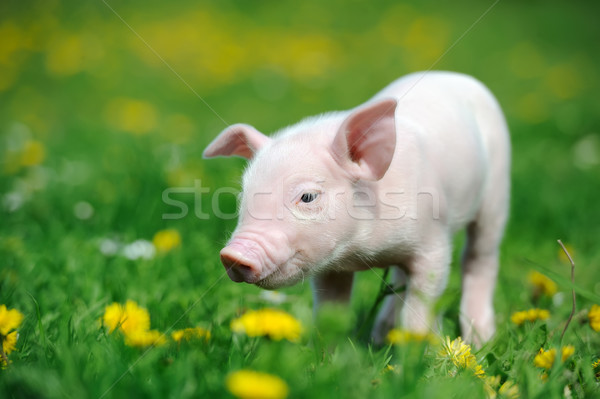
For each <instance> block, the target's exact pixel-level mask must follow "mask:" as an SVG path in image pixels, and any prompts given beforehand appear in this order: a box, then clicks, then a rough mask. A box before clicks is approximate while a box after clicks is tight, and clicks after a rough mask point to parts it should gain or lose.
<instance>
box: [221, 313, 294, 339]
mask: <svg viewBox="0 0 600 399" xmlns="http://www.w3.org/2000/svg"><path fill="white" fill-rule="evenodd" d="M231 330H232V331H233V332H236V333H244V334H246V335H248V336H249V337H260V336H268V337H269V338H271V339H273V340H276V341H279V340H281V339H287V340H288V341H298V340H299V339H300V334H301V333H302V325H301V324H300V322H299V321H298V320H296V319H295V318H294V317H293V316H291V315H289V314H288V313H286V312H284V311H281V310H277V309H261V310H254V311H249V312H247V313H245V314H244V315H243V316H241V317H239V318H237V319H234V320H233V321H232V322H231Z"/></svg>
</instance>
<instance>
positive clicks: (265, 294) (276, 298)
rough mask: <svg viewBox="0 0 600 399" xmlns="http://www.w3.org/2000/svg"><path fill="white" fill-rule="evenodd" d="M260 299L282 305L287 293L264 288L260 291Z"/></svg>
mask: <svg viewBox="0 0 600 399" xmlns="http://www.w3.org/2000/svg"><path fill="white" fill-rule="evenodd" d="M259 296H260V299H262V300H264V301H266V302H269V303H272V304H274V305H280V304H282V303H284V302H285V300H286V295H285V294H282V293H281V292H277V291H266V290H263V291H261V292H260V295H259Z"/></svg>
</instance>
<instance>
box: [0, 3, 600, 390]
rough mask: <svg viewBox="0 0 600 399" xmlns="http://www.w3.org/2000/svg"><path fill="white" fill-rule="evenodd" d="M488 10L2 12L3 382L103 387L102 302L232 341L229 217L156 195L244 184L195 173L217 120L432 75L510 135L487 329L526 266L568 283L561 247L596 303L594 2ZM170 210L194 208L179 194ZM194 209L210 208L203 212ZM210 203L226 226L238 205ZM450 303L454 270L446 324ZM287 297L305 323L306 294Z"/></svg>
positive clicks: (219, 6)
mask: <svg viewBox="0 0 600 399" xmlns="http://www.w3.org/2000/svg"><path fill="white" fill-rule="evenodd" d="M492 4H493V2H491V1H485V2H473V1H463V0H459V1H453V2H436V1H412V0H411V1H377V2H366V1H341V0H333V1H329V2H321V1H314V0H309V1H303V2H266V1H265V2H249V1H243V0H229V1H219V2H216V1H215V2H206V1H196V2H193V1H180V2H163V1H156V0H150V1H127V2H124V1H116V0H110V1H85V2H82V1H57V0H44V1H42V0H40V1H18V0H3V1H2V3H1V4H0V303H5V304H7V305H9V307H17V308H19V309H20V310H21V311H22V312H23V313H25V315H26V319H25V322H24V327H23V330H22V332H21V338H20V342H21V343H22V344H21V345H22V346H21V350H20V352H19V354H17V355H16V356H17V358H19V359H21V360H19V361H15V363H20V364H21V366H20V365H18V364H17V365H15V366H14V368H13V369H14V370H15V371H13V373H14V375H13V380H12V381H21V382H22V381H28V382H27V383H25V382H23V384H24V385H23V386H30V387H31V386H36V384H41V383H40V382H39V381H42V380H44V379H48V378H49V381H56V386H61V384H63V385H62V386H63V388H64V385H65V384H66V385H68V386H69V387H74V388H73V389H75V391H74V392H78V391H77V389H80V390H81V392H87V391H86V390H87V388H85V386H86V383H87V382H89V381H90V380H94V378H97V376H98V375H104V374H103V371H102V370H103V369H102V366H97V368H93V367H92V369H93V370H92V371H90V370H89V369H87V368H86V367H82V366H81V362H84V363H85V359H86V357H85V356H86V355H87V353H88V352H87V351H88V345H87V344H85V345H84V344H82V343H83V342H89V341H86V339H87V340H91V341H94V339H95V338H93V337H95V336H96V335H97V326H96V325H95V324H94V323H95V322H94V321H95V320H96V319H97V318H98V317H99V316H100V315H101V313H102V310H103V308H104V306H105V305H106V304H108V303H110V302H112V301H125V300H126V299H129V298H131V299H134V300H136V301H138V302H140V303H142V304H143V305H144V306H146V307H148V308H149V309H150V311H151V313H152V314H153V324H154V320H156V322H157V323H159V324H158V325H159V326H160V327H164V328H167V327H169V326H171V325H173V323H174V322H175V321H178V320H179V317H180V316H181V315H182V314H184V312H185V311H186V310H189V309H190V308H191V310H190V311H189V312H188V313H185V316H184V319H183V321H188V322H189V323H190V324H198V320H201V321H202V322H201V323H200V324H202V323H204V325H210V326H213V328H217V329H218V328H219V327H218V326H220V325H224V326H225V327H224V328H226V327H227V321H228V320H229V319H230V318H231V317H232V315H234V314H235V313H236V312H238V310H237V309H240V308H243V307H244V306H249V303H250V304H251V303H252V301H253V300H255V299H256V298H258V294H259V290H258V289H256V288H255V287H249V286H245V285H238V284H234V283H232V282H230V281H229V280H228V279H227V278H226V277H225V278H221V277H222V276H223V268H222V266H221V265H220V263H219V261H218V250H219V249H220V247H221V245H222V244H223V243H224V242H225V240H226V239H227V236H228V234H229V233H230V232H231V231H232V230H233V228H234V226H235V220H219V219H217V218H210V219H209V220H201V219H198V218H196V217H194V215H193V214H192V213H190V215H189V216H187V217H185V218H183V219H179V220H164V219H163V218H162V215H163V213H170V212H173V211H174V209H173V207H170V206H168V205H167V204H165V203H164V202H163V200H162V193H163V191H164V190H165V189H167V188H169V187H193V186H194V182H195V180H197V179H200V180H201V181H202V184H203V185H204V186H206V187H210V188H211V190H212V192H214V190H215V189H217V188H219V187H223V186H231V187H238V181H239V177H240V175H241V171H242V169H243V167H244V161H242V160H232V159H217V160H210V161H205V160H202V159H201V153H202V150H203V149H204V147H205V146H206V145H207V144H208V143H209V142H210V141H211V140H212V138H214V137H215V136H216V135H217V134H218V133H219V132H220V131H221V130H222V129H223V128H225V127H226V126H227V125H228V124H232V123H236V122H245V123H249V124H252V125H254V126H256V127H257V128H258V129H259V130H261V131H264V132H267V133H270V132H273V131H275V130H277V129H278V128H280V127H283V126H286V125H288V124H291V123H294V122H296V121H297V120H299V119H301V118H303V117H305V116H308V115H313V114H318V113H321V112H324V111H329V110H340V109H348V108H351V107H354V106H356V105H358V104H360V103H362V102H363V101H365V100H367V99H368V98H369V97H370V96H372V95H373V94H374V93H376V92H377V91H378V90H379V89H381V88H382V87H384V86H385V85H387V84H388V83H390V82H391V81H392V80H394V79H396V78H398V77H400V76H402V75H404V74H407V73H410V72H414V71H419V70H426V69H429V68H433V69H441V70H453V71H459V72H463V73H466V74H470V75H473V76H475V77H477V78H478V79H480V80H481V81H482V82H484V83H485V84H486V85H487V86H488V87H489V88H490V89H491V90H492V92H494V93H495V95H496V96H497V98H498V100H499V101H500V103H501V105H502V106H503V109H504V111H505V113H506V116H507V119H508V123H509V126H510V130H511V134H512V142H513V158H514V161H513V194H512V214H511V221H510V224H509V227H508V230H507V234H506V239H505V243H504V247H503V248H504V250H503V271H502V272H501V276H500V284H499V288H498V294H497V302H498V308H499V318H500V322H502V320H507V319H508V317H509V316H508V312H509V311H510V310H514V309H515V308H516V307H517V306H519V304H521V303H522V302H523V301H525V300H526V298H525V297H523V295H520V293H519V291H518V290H515V289H514V287H518V286H522V285H523V284H525V283H524V282H523V281H524V276H525V274H526V271H527V270H528V269H533V268H537V269H540V270H546V269H553V270H555V272H556V273H557V275H558V276H563V275H564V276H566V275H567V273H568V271H567V269H566V268H563V267H562V266H560V265H562V263H560V261H559V260H558V256H557V254H558V246H557V245H556V239H557V238H562V239H563V240H564V241H565V242H567V243H568V244H569V245H570V248H571V249H572V251H573V252H574V254H575V258H576V262H578V265H580V266H579V269H578V275H577V277H578V283H579V284H580V285H581V287H582V289H584V290H587V292H588V293H595V294H596V295H597V294H600V283H598V280H597V269H598V264H599V262H600V249H599V248H598V238H599V237H600V206H598V195H599V194H600V190H599V177H600V118H599V117H598V115H600V96H598V93H599V92H600V74H599V73H598V71H599V65H600V63H599V61H600V51H599V50H600V49H599V47H598V43H599V42H598V40H599V39H600V25H598V23H597V22H598V21H597V19H598V15H600V14H599V13H600V3H598V2H583V1H582V2H565V1H558V0H550V1H543V2H542V1H529V2H522V1H513V0H505V1H500V2H498V3H497V4H496V5H495V6H494V7H493V8H492V9H491V10H489V12H488V13H487V14H485V16H483V17H482V15H483V14H484V13H485V12H486V10H488V8H489V7H490V6H491V5H492ZM481 17H482V18H481ZM177 199H180V200H182V201H184V202H185V203H186V204H187V205H188V206H189V209H190V210H193V209H194V206H195V203H194V198H193V196H192V195H185V194H181V195H180V196H178V197H177ZM202 200H203V201H202V205H201V207H202V210H203V211H205V212H208V211H209V210H210V207H211V203H210V200H211V197H210V196H204V197H202ZM219 206H220V208H221V209H222V210H223V211H227V212H232V211H233V210H235V206H236V205H235V198H234V197H233V196H226V195H224V196H222V198H221V203H220V205H219ZM165 228H174V229H176V230H177V231H178V232H179V233H180V234H181V238H182V244H181V248H179V249H178V250H176V251H173V252H171V253H169V254H167V255H164V256H157V257H154V258H152V259H148V260H144V259H142V260H130V259H127V258H125V257H123V256H120V255H119V253H114V251H112V252H111V251H110V250H106V247H104V249H102V248H103V245H105V246H106V245H109V246H110V245H116V246H117V247H118V246H119V245H126V244H127V243H131V242H134V241H135V240H138V239H146V240H151V239H152V237H153V236H154V234H155V233H156V232H157V231H159V230H162V229H165ZM107 240H108V241H107ZM458 241H460V238H459V239H458ZM107 243H109V244H107ZM110 243H112V244H110ZM454 269H455V272H456V270H457V269H458V268H457V267H455V268H454ZM378 279H379V277H378V276H375V275H373V274H372V273H368V275H367V274H365V273H363V276H361V278H360V279H359V281H358V284H357V292H358V293H359V295H358V298H357V299H355V306H356V307H358V308H360V309H362V308H364V307H367V306H369V305H370V304H371V303H372V300H373V298H374V296H375V292H376V290H377V286H378V284H379V280H378ZM459 287H460V283H459V280H458V275H457V274H456V273H454V275H453V278H452V281H451V283H450V287H449V290H448V293H447V294H446V296H445V302H444V301H443V303H445V305H442V308H444V309H445V311H447V312H449V313H454V314H456V312H457V309H456V305H457V300H458V299H457V298H458V296H457V295H458V291H459ZM511 287H513V288H511ZM207 292H208V293H209V294H206V293H207ZM286 292H288V294H289V295H291V296H292V297H293V296H298V297H299V298H301V301H299V302H298V304H295V305H293V306H292V307H294V306H295V308H294V309H295V311H296V314H302V315H304V316H305V317H307V318H310V292H309V289H308V287H307V285H304V286H301V287H295V288H292V289H289V290H287V291H286ZM588 297H589V295H588ZM192 305H193V306H192ZM567 312H568V311H567ZM155 315H156V316H155ZM503 318H504V319H503ZM78 343H79V344H78ZM61 348H62V349H61ZM65 348H70V349H69V350H70V351H71V350H72V351H73V354H71V355H68V356H67V357H63V356H65V354H64V352H65ZM69 356H72V358H71V357H69ZM68 359H71V360H68ZM206 361H207V362H208V363H207V364H210V361H209V360H206ZM119 364H120V363H119ZM19 367H23V368H22V369H20V368H19ZM87 367H91V366H87ZM224 367H225V366H224ZM18 370H21V372H19V371H18ZM25 370H28V371H25ZM116 370H121V369H119V368H118V367H117V368H116ZM116 372H117V371H115V373H116ZM19 373H21V374H19ZM36 373H37V374H36ZM70 373H71V374H72V377H64V376H65V375H67V376H69V375H71V374H70ZM215 373H217V371H215ZM15 375H16V377H15ZM215 375H220V374H218V373H217V374H215ZM92 376H95V377H92ZM113 377H114V376H110V375H108V376H106V380H102V382H100V383H99V386H100V387H105V386H107V385H109V381H114V378H113ZM0 378H2V377H1V376H0ZM28 378H29V379H28ZM111 378H112V379H111ZM217 380H219V379H218V378H217V377H215V380H213V384H216V382H214V381H217ZM36 381H37V382H36ZM66 381H68V382H66ZM94 381H96V380H94ZM133 381H135V378H133ZM219 381H220V380H219ZM21 382H14V384H16V385H15V386H20V385H19V384H21ZM78 384H80V385H78ZM207 384H208V385H210V384H211V383H210V382H207ZM42 385H43V384H42ZM23 389H25V388H23ZM27 389H32V392H33V391H34V389H33V388H27ZM98 389H100V388H98ZM209 391H210V390H209ZM27 392H29V391H27Z"/></svg>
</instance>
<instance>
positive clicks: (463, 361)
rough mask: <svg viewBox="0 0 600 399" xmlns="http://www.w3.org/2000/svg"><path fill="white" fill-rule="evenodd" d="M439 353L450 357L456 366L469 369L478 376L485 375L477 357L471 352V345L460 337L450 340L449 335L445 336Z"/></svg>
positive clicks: (443, 356) (447, 357)
mask: <svg viewBox="0 0 600 399" xmlns="http://www.w3.org/2000/svg"><path fill="white" fill-rule="evenodd" d="M439 355H440V356H441V357H442V358H445V359H450V360H451V361H452V363H454V365H455V366H456V367H458V368H461V369H469V370H471V371H473V373H474V374H475V375H476V376H477V377H479V378H483V377H485V371H484V370H483V367H481V365H479V364H477V358H476V357H475V355H473V354H472V353H471V346H470V345H468V344H465V343H464V342H463V340H462V338H461V337H458V338H456V339H455V340H453V341H450V337H448V336H447V337H446V340H445V341H444V343H443V344H442V349H441V351H440V352H439Z"/></svg>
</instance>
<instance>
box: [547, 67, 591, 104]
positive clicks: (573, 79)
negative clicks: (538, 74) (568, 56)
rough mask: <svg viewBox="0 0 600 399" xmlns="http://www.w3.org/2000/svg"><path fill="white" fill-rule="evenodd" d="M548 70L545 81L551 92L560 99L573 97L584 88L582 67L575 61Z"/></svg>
mask: <svg viewBox="0 0 600 399" xmlns="http://www.w3.org/2000/svg"><path fill="white" fill-rule="evenodd" d="M546 71H547V72H546V76H545V79H544V83H545V84H546V87H548V89H550V93H552V94H553V95H554V96H555V97H556V98H558V99H560V100H567V99H569V98H573V97H575V96H577V95H578V94H579V93H580V92H581V91H582V90H583V89H584V80H583V79H582V78H581V68H580V67H579V65H576V64H575V63H574V62H571V63H564V64H561V65H556V66H553V67H551V68H547V69H546Z"/></svg>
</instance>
